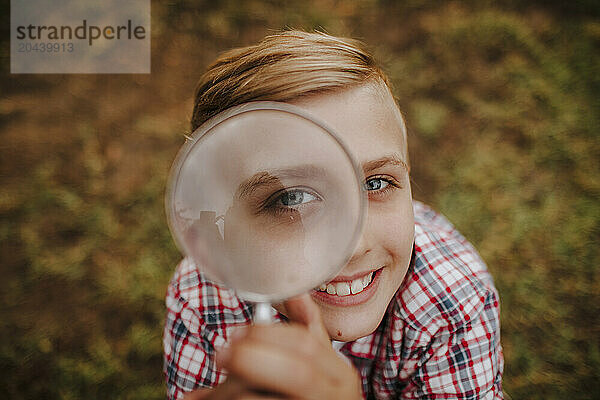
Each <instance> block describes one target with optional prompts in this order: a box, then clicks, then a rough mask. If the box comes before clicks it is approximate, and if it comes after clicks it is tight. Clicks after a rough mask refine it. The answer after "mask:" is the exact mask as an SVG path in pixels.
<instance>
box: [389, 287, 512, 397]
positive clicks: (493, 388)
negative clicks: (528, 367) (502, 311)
mask: <svg viewBox="0 0 600 400" xmlns="http://www.w3.org/2000/svg"><path fill="white" fill-rule="evenodd" d="M468 303H470V305H471V306H474V307H473V308H472V310H474V311H475V310H476V312H472V313H468V312H467V313H465V324H464V325H462V326H460V327H458V328H456V327H455V328H456V329H454V330H453V329H447V328H441V329H440V330H439V331H438V332H437V333H436V334H435V335H434V336H433V337H432V341H431V342H430V345H429V346H428V347H427V348H424V349H423V351H422V352H421V354H422V355H421V357H420V360H419V364H420V365H419V367H417V369H416V371H415V374H414V375H413V377H412V379H411V381H410V383H409V384H408V385H407V386H406V387H405V388H404V390H403V391H402V394H401V398H403V399H404V398H406V399H482V400H492V399H494V400H496V399H503V398H504V397H503V393H502V383H501V382H502V369H503V356H502V348H501V345H500V323H499V305H498V297H497V294H496V292H495V291H494V290H490V291H489V292H488V293H487V296H485V297H481V298H479V297H475V298H473V299H469V302H468ZM468 303H467V304H468ZM474 303H479V304H474ZM482 305H483V307H482Z"/></svg>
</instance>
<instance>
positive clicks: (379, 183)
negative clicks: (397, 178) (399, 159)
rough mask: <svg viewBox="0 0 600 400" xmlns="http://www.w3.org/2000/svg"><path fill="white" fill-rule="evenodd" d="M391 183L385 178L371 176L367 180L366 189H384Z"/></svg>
mask: <svg viewBox="0 0 600 400" xmlns="http://www.w3.org/2000/svg"><path fill="white" fill-rule="evenodd" d="M389 184H390V182H389V181H387V180H385V179H383V178H371V179H368V180H367V181H366V182H365V189H366V190H368V191H373V190H382V189H385V188H386V187H387V186H388V185H389Z"/></svg>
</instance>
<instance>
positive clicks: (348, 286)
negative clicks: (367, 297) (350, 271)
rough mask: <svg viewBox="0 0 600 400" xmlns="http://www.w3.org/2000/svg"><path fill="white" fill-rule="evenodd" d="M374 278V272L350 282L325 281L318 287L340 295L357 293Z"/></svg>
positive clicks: (322, 290) (323, 290)
mask: <svg viewBox="0 0 600 400" xmlns="http://www.w3.org/2000/svg"><path fill="white" fill-rule="evenodd" d="M372 280H373V272H371V273H369V274H367V275H365V276H363V277H362V278H358V279H355V280H353V281H350V282H334V283H323V284H322V285H320V286H319V287H318V290H320V291H321V292H327V293H329V294H335V295H338V296H348V295H349V294H350V293H352V294H357V293H360V292H362V291H363V290H364V289H365V288H366V287H367V286H369V284H370V283H371V281H372Z"/></svg>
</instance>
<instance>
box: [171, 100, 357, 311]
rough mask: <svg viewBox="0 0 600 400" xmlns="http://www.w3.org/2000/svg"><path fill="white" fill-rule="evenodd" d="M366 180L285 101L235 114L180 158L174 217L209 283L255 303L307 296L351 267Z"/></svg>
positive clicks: (327, 133) (183, 245) (265, 307)
mask: <svg viewBox="0 0 600 400" xmlns="http://www.w3.org/2000/svg"><path fill="white" fill-rule="evenodd" d="M363 182H364V178H363V175H362V171H361V170H360V169H359V168H358V166H357V164H356V163H355V162H354V160H353V158H352V156H351V155H350V153H349V152H348V150H347V149H346V147H345V145H344V144H343V143H342V142H341V141H340V139H339V138H338V137H337V136H336V135H335V134H334V133H333V132H332V130H331V129H329V128H328V127H327V126H326V125H325V124H324V123H323V122H320V121H318V120H316V119H315V118H313V117H312V116H311V115H310V114H309V113H307V112H306V111H305V110H303V109H301V108H299V107H296V106H293V105H290V104H287V103H278V102H251V103H246V104H243V105H240V106H236V107H233V108H230V109H228V110H226V111H224V112H222V113H221V114H218V115H217V116H215V117H213V118H211V119H210V120H209V121H207V122H206V123H204V124H203V125H202V126H201V127H199V128H198V129H197V130H196V131H195V132H194V133H193V134H192V135H191V137H190V138H189V140H188V141H187V142H186V143H185V144H184V145H183V147H182V148H181V150H180V151H179V153H178V155H177V157H176V159H175V161H174V163H173V166H172V169H171V173H170V176H169V178H168V183H167V191H166V212H167V218H168V224H169V228H170V230H171V233H172V235H173V237H174V239H175V242H176V243H177V245H178V247H179V249H180V250H181V251H182V252H183V254H184V255H185V256H188V257H190V258H191V259H192V260H193V261H194V262H195V264H196V265H197V267H198V268H199V270H200V271H201V272H202V273H204V274H205V276H206V277H207V278H208V279H211V280H213V281H215V282H217V283H220V284H223V285H225V286H227V287H229V288H231V289H233V290H234V291H235V292H236V294H237V295H238V296H239V297H240V298H242V299H244V300H247V301H250V302H254V303H256V307H255V310H254V322H255V323H266V322H269V321H270V320H271V307H270V304H271V303H278V302H281V301H284V300H286V299H288V298H290V297H293V296H296V295H299V294H301V293H304V292H308V291H310V290H311V289H313V288H316V287H318V286H320V285H321V284H322V283H324V282H327V281H329V280H331V279H332V278H333V277H334V276H335V275H337V274H338V272H339V271H340V270H341V269H342V268H343V267H344V265H346V263H347V262H348V260H349V259H350V257H351V256H352V254H353V251H354V249H355V246H356V244H357V242H358V239H359V236H360V232H361V228H362V223H363V220H364V214H365V210H366V207H365V204H366V194H365V191H364V190H363Z"/></svg>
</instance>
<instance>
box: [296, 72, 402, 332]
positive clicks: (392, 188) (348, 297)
mask: <svg viewBox="0 0 600 400" xmlns="http://www.w3.org/2000/svg"><path fill="white" fill-rule="evenodd" d="M293 103H294V104H296V105H298V106H300V107H302V108H305V109H307V110H308V111H310V112H311V113H312V114H313V115H315V116H316V117H318V118H320V119H321V120H323V121H324V122H325V123H327V124H328V125H329V126H331V127H332V128H333V129H334V130H335V132H336V133H337V134H338V136H340V138H341V140H342V141H344V142H345V144H346V145H347V147H348V149H349V151H350V152H351V153H352V154H353V156H354V157H355V159H356V160H357V161H358V163H359V164H360V166H361V167H362V168H363V171H364V175H365V185H366V189H367V190H368V199H369V205H368V214H367V218H366V222H365V227H364V230H363V234H362V237H361V239H360V241H359V243H358V247H357V248H356V251H355V253H354V254H353V256H352V258H351V259H350V261H349V263H348V264H347V265H346V266H345V267H344V269H343V270H342V271H341V272H340V273H339V274H338V276H337V277H336V278H334V279H333V280H332V281H331V282H329V283H328V284H327V285H326V286H325V287H323V286H322V287H321V290H318V289H317V290H315V291H314V292H313V293H312V297H313V299H314V300H315V302H316V303H317V305H318V306H319V308H320V309H321V314H322V317H323V321H324V323H325V326H326V328H327V330H328V332H329V335H330V337H331V338H332V339H336V340H341V341H350V340H354V339H357V338H359V337H362V336H365V335H368V334H370V333H371V332H373V331H374V330H375V329H376V328H377V326H378V325H379V323H380V322H381V320H382V318H383V315H384V314H385V311H386V309H387V307H388V304H389V303H390V301H391V299H392V298H393V297H394V294H395V293H396V291H397V290H398V288H399V287H400V285H401V283H402V281H403V279H404V276H405V275H406V271H407V269H408V266H409V263H410V259H411V255H412V246H413V239H414V216H413V208H412V197H411V190H410V181H409V174H408V170H407V161H408V160H407V157H406V154H407V149H406V145H405V142H404V139H403V133H402V122H401V116H400V113H399V111H398V109H397V107H396V104H395V102H394V100H393V99H392V96H391V94H390V93H389V91H388V90H387V89H386V88H384V87H382V86H381V85H377V84H365V85H361V86H358V87H354V88H351V89H348V90H342V91H338V92H334V93H328V94H320V95H316V96H310V97H307V98H304V99H301V100H298V101H295V102H293ZM365 285H366V286H365ZM323 288H324V289H325V290H322V289H323ZM348 293H350V294H348Z"/></svg>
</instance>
